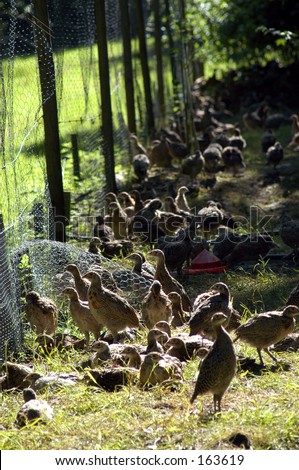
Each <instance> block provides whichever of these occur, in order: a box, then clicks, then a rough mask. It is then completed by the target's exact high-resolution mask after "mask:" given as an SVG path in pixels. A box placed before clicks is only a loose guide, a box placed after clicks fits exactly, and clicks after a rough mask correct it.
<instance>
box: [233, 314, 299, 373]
mask: <svg viewBox="0 0 299 470" xmlns="http://www.w3.org/2000/svg"><path fill="white" fill-rule="evenodd" d="M298 315H299V308H298V307H296V306H295V305H288V306H287V307H285V309H284V310H283V311H282V312H279V311H273V312H265V313H260V314H259V315H257V316H255V317H253V318H250V319H249V320H247V322H246V323H244V324H243V325H241V326H239V327H238V328H237V329H236V339H235V341H237V340H238V339H239V340H240V341H244V342H245V343H248V344H250V345H251V346H253V347H255V348H256V349H257V352H258V355H259V358H260V362H261V365H262V366H264V365H265V364H264V361H263V357H262V349H263V350H264V351H265V352H266V353H267V354H268V355H269V356H270V357H271V359H273V360H274V361H275V362H276V361H277V359H276V357H275V356H273V354H271V353H270V351H269V347H270V346H272V345H274V344H276V343H278V342H279V341H281V340H282V339H284V338H286V337H287V336H288V334H290V333H292V332H293V331H294V329H295V324H296V322H295V317H296V316H298Z"/></svg>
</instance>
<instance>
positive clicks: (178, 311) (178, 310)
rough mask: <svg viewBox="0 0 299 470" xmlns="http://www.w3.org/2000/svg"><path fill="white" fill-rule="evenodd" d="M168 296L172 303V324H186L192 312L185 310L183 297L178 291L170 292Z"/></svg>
mask: <svg viewBox="0 0 299 470" xmlns="http://www.w3.org/2000/svg"><path fill="white" fill-rule="evenodd" d="M168 298H169V299H170V301H171V303H172V315H173V319H172V321H171V324H172V326H173V327H174V328H176V327H178V326H182V325H184V323H186V321H187V319H189V317H190V313H189V312H185V310H184V309H183V304H182V297H181V296H180V294H179V293H178V292H169V294H168Z"/></svg>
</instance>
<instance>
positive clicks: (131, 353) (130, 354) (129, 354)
mask: <svg viewBox="0 0 299 470" xmlns="http://www.w3.org/2000/svg"><path fill="white" fill-rule="evenodd" d="M122 354H123V356H124V357H125V358H127V359H128V363H127V365H128V367H133V368H134V369H140V367H141V363H142V359H141V355H140V353H139V351H138V350H137V348H136V347H135V346H131V345H127V346H125V348H124V350H123V352H122Z"/></svg>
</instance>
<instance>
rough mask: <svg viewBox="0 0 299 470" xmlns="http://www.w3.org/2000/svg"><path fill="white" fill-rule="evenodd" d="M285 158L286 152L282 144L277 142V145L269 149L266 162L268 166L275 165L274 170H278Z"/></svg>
mask: <svg viewBox="0 0 299 470" xmlns="http://www.w3.org/2000/svg"><path fill="white" fill-rule="evenodd" d="M283 157H284V150H283V147H282V145H281V143H280V142H278V141H277V142H275V144H274V145H273V146H271V147H269V148H268V150H267V152H266V161H267V165H273V168H274V169H276V167H277V165H278V164H279V163H280V162H281V160H282V159H283Z"/></svg>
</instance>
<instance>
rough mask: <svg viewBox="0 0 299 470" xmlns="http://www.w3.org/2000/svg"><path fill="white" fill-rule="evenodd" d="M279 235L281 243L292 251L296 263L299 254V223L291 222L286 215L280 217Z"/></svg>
mask: <svg viewBox="0 0 299 470" xmlns="http://www.w3.org/2000/svg"><path fill="white" fill-rule="evenodd" d="M280 223H281V225H280V229H279V235H280V237H281V239H282V241H283V242H284V243H285V244H286V245H287V246H289V247H290V248H292V249H293V250H294V253H295V256H296V260H297V262H298V259H299V254H298V249H299V221H298V220H293V219H291V218H290V217H289V216H287V215H286V214H283V215H282V216H281V217H280Z"/></svg>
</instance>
